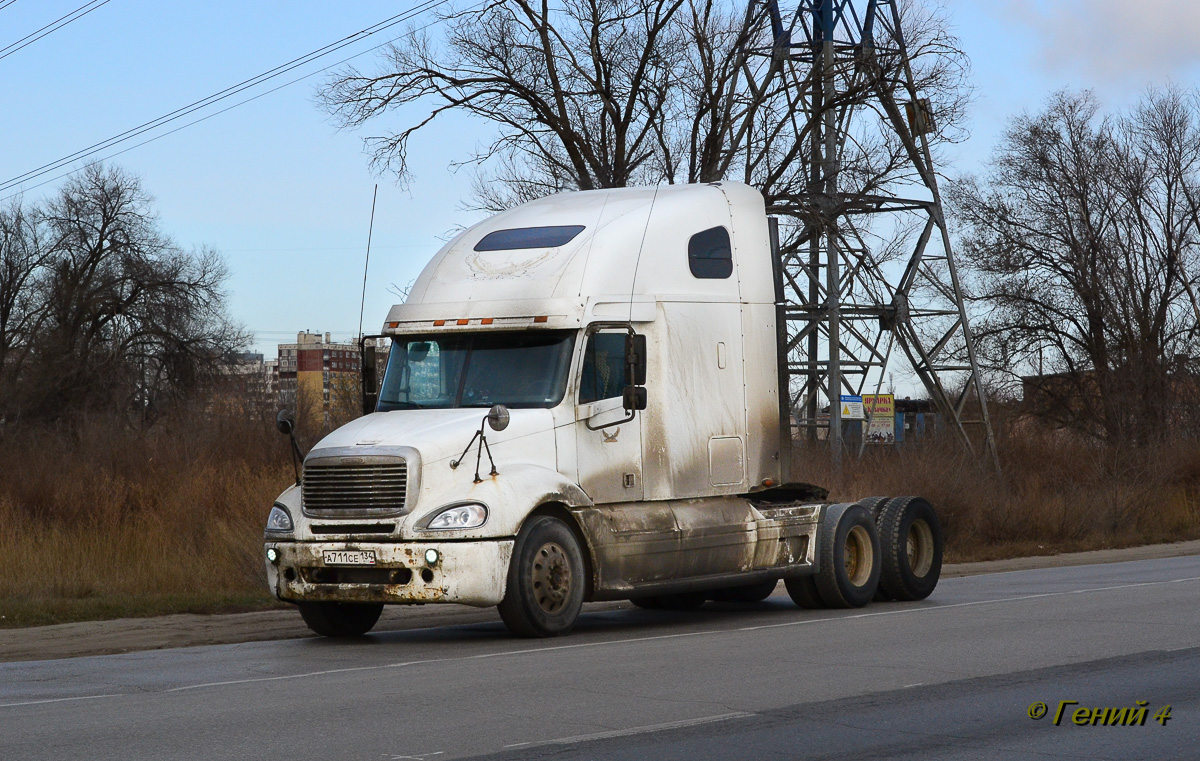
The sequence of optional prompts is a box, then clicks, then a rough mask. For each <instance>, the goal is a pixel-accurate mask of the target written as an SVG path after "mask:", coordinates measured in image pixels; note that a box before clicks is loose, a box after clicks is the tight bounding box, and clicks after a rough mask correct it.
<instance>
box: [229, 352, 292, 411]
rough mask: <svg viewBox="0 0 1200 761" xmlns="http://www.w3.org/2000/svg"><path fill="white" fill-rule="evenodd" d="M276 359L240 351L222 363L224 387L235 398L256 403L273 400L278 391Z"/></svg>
mask: <svg viewBox="0 0 1200 761" xmlns="http://www.w3.org/2000/svg"><path fill="white" fill-rule="evenodd" d="M277 365H278V362H277V361H276V360H273V359H272V360H264V359H263V355H262V354H257V353H254V352H242V353H240V354H235V355H233V356H231V357H229V358H228V360H227V361H226V362H225V363H224V364H223V365H222V368H221V372H222V374H223V375H224V377H225V381H226V382H225V384H224V385H225V387H226V388H228V389H229V390H230V391H232V393H233V395H234V397H235V398H240V399H242V400H245V401H247V402H252V403H258V402H268V401H270V400H273V399H274V398H275V397H276V395H277V394H278V393H279V383H278V373H277V371H276V366H277Z"/></svg>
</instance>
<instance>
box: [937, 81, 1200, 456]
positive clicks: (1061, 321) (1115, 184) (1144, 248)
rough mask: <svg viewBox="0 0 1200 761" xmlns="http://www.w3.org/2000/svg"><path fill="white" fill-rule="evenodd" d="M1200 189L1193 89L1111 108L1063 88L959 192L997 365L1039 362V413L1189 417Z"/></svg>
mask: <svg viewBox="0 0 1200 761" xmlns="http://www.w3.org/2000/svg"><path fill="white" fill-rule="evenodd" d="M1198 190H1200V108H1198V107H1197V101H1196V98H1195V97H1194V96H1186V95H1184V94H1183V93H1182V92H1180V91H1178V90H1173V89H1168V90H1157V91H1151V92H1149V93H1148V94H1147V95H1146V96H1145V98H1144V99H1143V101H1142V103H1141V104H1140V105H1139V106H1138V107H1137V108H1136V109H1134V110H1133V111H1132V112H1130V113H1129V114H1126V115H1123V116H1105V115H1103V114H1102V113H1101V111H1100V107H1099V105H1098V103H1097V101H1096V99H1095V97H1094V96H1093V95H1092V94H1091V93H1088V92H1083V93H1072V92H1065V91H1064V92H1059V93H1056V94H1055V95H1053V96H1052V97H1051V98H1050V100H1049V102H1048V103H1047V105H1046V107H1045V109H1044V110H1043V111H1042V112H1040V113H1038V114H1034V115H1023V116H1020V117H1017V118H1016V119H1014V120H1013V121H1012V123H1011V125H1010V127H1009V129H1008V130H1007V132H1006V133H1005V135H1004V138H1003V140H1002V141H1001V144H1000V146H999V147H998V148H997V150H996V153H995V156H994V158H993V160H992V164H991V172H990V174H989V175H988V177H987V178H986V179H985V180H979V179H977V178H966V179H965V180H963V181H961V182H960V183H958V184H957V185H956V186H955V187H954V188H953V189H952V192H951V197H952V200H953V203H954V206H955V208H956V212H957V217H958V219H959V220H960V221H961V222H962V223H963V224H964V225H965V227H966V229H967V234H966V235H965V237H964V241H963V242H964V246H963V251H964V252H965V254H966V256H967V260H968V262H969V264H970V268H969V269H970V276H971V278H970V279H971V284H972V288H973V292H974V294H973V295H974V298H975V299H976V301H977V302H979V303H980V305H981V307H982V308H983V309H984V310H985V312H984V315H985V316H984V319H983V322H982V324H981V325H980V326H978V328H977V332H976V335H977V336H978V337H979V338H980V340H981V342H982V346H983V349H984V355H985V356H986V357H988V358H989V360H990V361H991V364H992V367H993V370H994V371H995V372H996V373H997V374H998V375H1003V376H1007V377H1008V378H1010V379H1014V380H1015V379H1016V378H1017V377H1018V376H1020V375H1026V376H1035V377H1033V378H1027V380H1026V385H1027V389H1028V390H1029V391H1032V392H1033V395H1034V396H1036V397H1038V398H1040V399H1042V400H1043V401H1044V402H1045V403H1046V404H1045V405H1044V408H1043V410H1042V412H1044V413H1045V414H1047V415H1049V416H1050V417H1052V418H1053V419H1055V420H1056V421H1057V422H1059V423H1062V424H1065V425H1070V426H1073V427H1076V428H1079V429H1081V430H1085V431H1087V432H1089V433H1092V434H1095V435H1098V436H1101V437H1104V438H1106V439H1109V440H1116V439H1121V440H1131V441H1135V442H1144V441H1146V440H1148V439H1150V438H1152V437H1154V436H1156V435H1161V434H1163V433H1166V432H1167V431H1168V430H1171V429H1172V428H1174V427H1177V426H1178V424H1179V422H1180V417H1179V412H1178V411H1179V409H1180V405H1179V402H1180V400H1181V399H1182V398H1183V395H1184V394H1185V393H1188V394H1190V392H1191V391H1194V389H1190V385H1191V383H1190V381H1189V380H1188V379H1189V378H1190V377H1191V376H1190V374H1188V373H1187V372H1186V363H1185V362H1183V358H1186V357H1187V356H1189V355H1190V354H1192V353H1194V352H1195V349H1196V338H1197V335H1196V331H1197V316H1198V313H1197V311H1196V304H1195V300H1194V293H1195V287H1196V280H1197V276H1198V273H1200V261H1198V260H1197V257H1198V256H1200V249H1198V248H1197V246H1198V244H1200V218H1198V217H1197V214H1196V207H1195V205H1194V203H1193V200H1194V199H1197V198H1200V194H1198V192H1197V191H1198Z"/></svg>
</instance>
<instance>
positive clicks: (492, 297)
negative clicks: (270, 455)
mask: <svg viewBox="0 0 1200 761" xmlns="http://www.w3.org/2000/svg"><path fill="white" fill-rule="evenodd" d="M774 238H775V233H774V227H773V225H772V224H771V223H770V220H768V217H767V215H766V213H765V208H764V203H763V198H762V196H761V195H760V194H759V193H758V192H757V191H756V190H754V189H753V188H751V187H749V186H746V185H741V184H737V183H725V182H723V183H715V184H708V185H688V186H667V187H658V188H626V189H614V190H596V191H588V192H578V193H563V194H560V195H555V196H551V197H548V198H543V199H540V200H537V201H533V202H531V203H527V204H524V205H522V206H519V207H517V208H514V209H511V210H509V211H506V212H503V213H501V214H497V215H496V216H493V217H491V218H490V219H487V220H485V221H483V222H481V223H479V224H477V225H475V226H474V227H471V228H470V229H468V230H466V231H464V232H463V233H461V234H459V235H458V236H457V237H456V238H454V239H453V240H452V241H450V243H448V244H447V245H446V246H445V247H443V248H442V249H441V251H439V252H438V254H437V255H436V256H435V257H434V258H433V260H432V261H430V262H429V264H428V265H427V266H426V267H425V269H424V271H423V272H422V273H421V276H420V277H419V278H418V279H417V281H416V283H415V284H414V285H413V287H412V290H411V292H410V294H409V296H408V299H407V300H406V301H405V303H403V304H398V305H396V306H394V307H392V309H391V311H390V312H389V313H388V315H387V320H386V322H385V324H384V329H383V333H384V334H385V335H387V336H388V337H390V339H391V342H392V343H391V351H390V354H389V357H388V361H387V366H386V371H385V373H384V376H383V381H382V384H381V385H380V387H379V389H378V398H377V399H372V400H371V404H370V405H369V410H373V411H371V412H370V414H366V415H364V416H363V417H361V418H359V419H357V420H355V421H353V422H351V423H349V424H347V425H345V426H342V427H341V428H339V429H337V430H335V431H334V432H333V433H331V434H329V435H328V436H326V437H325V438H324V439H322V440H321V441H320V442H319V443H318V444H317V445H316V446H315V447H314V448H313V449H312V451H310V452H309V453H308V454H307V456H306V457H305V458H304V463H303V475H302V478H301V479H299V481H300V482H299V483H298V484H297V485H295V486H293V487H291V488H288V489H287V490H286V491H284V492H283V494H281V495H280V496H279V498H278V500H277V501H276V502H275V505H274V507H273V508H272V509H271V512H270V516H269V518H268V522H267V526H266V532H265V548H264V549H265V555H266V569H267V578H268V583H269V584H270V587H271V590H272V591H273V592H274V593H275V594H276V595H277V596H278V597H279V599H281V600H285V601H287V602H292V603H295V604H296V605H297V606H298V607H299V609H300V613H301V615H302V616H303V618H304V620H305V622H306V623H307V624H308V625H309V627H310V628H312V629H313V630H314V631H316V632H318V633H320V634H323V635H328V636H353V635H359V634H362V633H365V632H366V631H368V630H369V629H370V628H371V627H372V626H373V625H374V624H375V622H376V621H377V620H378V618H379V615H380V612H381V611H382V609H383V606H384V605H387V604H402V605H403V604H419V603H465V604H468V605H475V606H493V605H495V606H498V607H499V611H500V615H501V617H502V618H503V620H504V622H505V624H507V626H508V627H509V628H510V629H511V630H512V631H513V632H514V633H517V634H519V635H525V636H542V637H544V636H555V635H561V634H565V633H567V632H568V631H570V630H571V628H572V627H573V626H574V624H575V622H576V619H577V618H578V616H579V613H580V608H581V606H582V604H583V602H585V601H589V600H617V599H629V600H632V601H633V602H634V603H636V604H638V605H641V606H643V607H658V608H681V607H691V606H696V605H700V604H702V603H703V602H704V601H705V600H706V599H723V600H743V601H748V600H758V599H763V598H765V597H766V596H767V595H769V594H770V593H771V591H772V590H773V589H774V588H775V586H776V584H777V583H778V581H779V580H780V579H782V580H783V581H784V582H785V584H786V587H787V591H788V592H789V594H790V595H791V597H792V599H793V600H795V601H796V603H798V604H799V605H801V606H804V607H850V606H860V605H865V604H866V603H867V602H869V601H870V600H872V599H873V598H883V599H886V598H895V599H902V600H917V599H923V598H924V597H926V596H928V595H929V594H930V593H931V592H932V591H933V588H934V586H935V585H936V584H937V581H938V577H939V575H940V571H941V560H942V534H941V528H940V526H939V523H938V519H937V516H936V514H935V513H934V510H933V509H932V508H931V507H930V505H929V503H928V502H926V501H925V500H923V499H920V498H917V497H898V498H892V499H885V498H881V497H875V498H869V499H866V500H861V501H860V502H857V503H842V504H827V503H824V502H821V500H822V499H824V497H825V492H824V490H821V489H818V488H817V487H813V486H810V485H807V484H802V483H795V482H793V481H792V479H791V476H790V474H789V466H790V464H791V463H790V450H789V445H790V443H791V426H790V416H789V414H788V412H787V404H786V394H783V395H781V387H782V384H784V383H786V376H785V375H784V374H783V371H782V366H783V363H784V361H785V357H784V351H783V349H782V345H783V343H782V342H783V335H784V333H783V324H782V318H781V303H780V300H781V298H780V295H779V294H780V293H781V289H780V287H779V282H780V281H779V278H780V275H779V273H778V270H777V267H776V266H775V263H776V261H777V257H776V255H775V248H776V245H775V244H774V243H773V240H774ZM282 428H284V429H286V428H288V423H287V421H286V420H285V421H283V423H282Z"/></svg>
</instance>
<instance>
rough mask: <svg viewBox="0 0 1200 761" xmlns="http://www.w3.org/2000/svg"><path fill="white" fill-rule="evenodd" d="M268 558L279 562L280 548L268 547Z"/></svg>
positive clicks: (273, 561)
mask: <svg viewBox="0 0 1200 761" xmlns="http://www.w3.org/2000/svg"><path fill="white" fill-rule="evenodd" d="M267 560H269V561H271V562H272V563H278V562H279V550H277V549H275V548H274V547H268V548H267Z"/></svg>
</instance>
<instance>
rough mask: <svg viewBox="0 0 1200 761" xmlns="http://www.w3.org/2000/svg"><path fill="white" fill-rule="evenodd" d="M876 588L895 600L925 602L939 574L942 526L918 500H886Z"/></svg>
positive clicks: (925, 502)
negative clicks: (880, 559)
mask: <svg viewBox="0 0 1200 761" xmlns="http://www.w3.org/2000/svg"><path fill="white" fill-rule="evenodd" d="M879 538H880V544H881V545H882V547H881V549H882V569H881V574H880V578H879V588H880V589H881V590H882V591H883V592H884V593H885V594H887V595H889V596H890V597H893V598H895V599H897V600H924V599H925V598H926V597H928V596H929V595H930V594H932V593H933V590H934V588H935V587H936V586H937V583H938V579H940V578H941V575H942V551H943V549H944V546H943V541H942V525H941V523H940V522H939V521H938V517H937V513H936V512H934V509H933V506H932V505H930V504H929V502H927V501H926V500H924V499H922V498H921V497H896V498H895V499H892V500H889V501H888V503H887V506H886V507H885V508H884V510H883V512H882V513H881V514H880V516H879Z"/></svg>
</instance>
